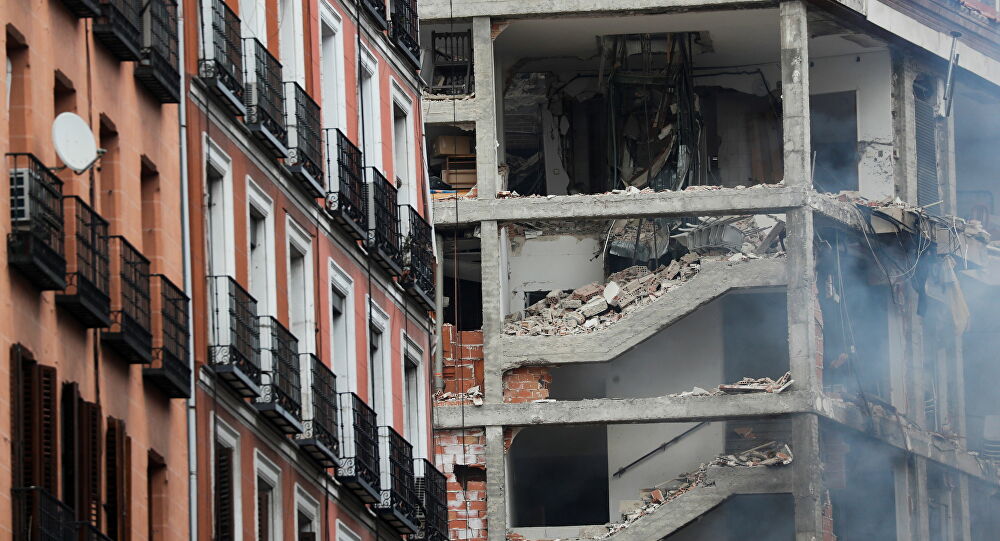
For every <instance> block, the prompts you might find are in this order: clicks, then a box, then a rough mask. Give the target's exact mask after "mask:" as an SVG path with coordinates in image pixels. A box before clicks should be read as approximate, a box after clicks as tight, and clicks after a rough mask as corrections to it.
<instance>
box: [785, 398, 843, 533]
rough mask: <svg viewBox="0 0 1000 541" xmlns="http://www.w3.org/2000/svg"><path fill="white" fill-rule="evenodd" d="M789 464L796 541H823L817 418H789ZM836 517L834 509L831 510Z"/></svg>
mask: <svg viewBox="0 0 1000 541" xmlns="http://www.w3.org/2000/svg"><path fill="white" fill-rule="evenodd" d="M792 447H793V450H792V452H794V453H795V461H794V462H792V468H793V473H794V474H795V479H794V480H793V481H792V498H793V499H794V501H795V541H823V501H822V497H823V467H822V462H821V460H820V453H819V417H817V416H816V415H815V414H812V413H802V414H798V415H796V416H794V417H793V418H792ZM834 516H836V510H834Z"/></svg>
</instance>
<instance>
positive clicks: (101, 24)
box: [93, 0, 144, 61]
mask: <svg viewBox="0 0 1000 541" xmlns="http://www.w3.org/2000/svg"><path fill="white" fill-rule="evenodd" d="M143 7H144V0H101V15H100V16H99V17H97V19H96V20H95V21H94V29H93V31H94V38H95V39H96V40H97V41H99V42H100V43H102V44H103V45H104V46H105V47H107V49H108V50H109V51H111V54H113V55H114V56H115V58H117V59H118V60H122V61H129V60H139V49H140V48H141V47H142V31H141V29H142V10H143Z"/></svg>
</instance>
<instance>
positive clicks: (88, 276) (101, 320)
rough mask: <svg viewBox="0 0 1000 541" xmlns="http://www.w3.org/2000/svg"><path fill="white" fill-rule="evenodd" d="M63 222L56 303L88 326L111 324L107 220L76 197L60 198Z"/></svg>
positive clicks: (93, 327)
mask: <svg viewBox="0 0 1000 541" xmlns="http://www.w3.org/2000/svg"><path fill="white" fill-rule="evenodd" d="M63 212H64V215H65V216H69V217H70V219H69V220H68V221H67V222H66V238H67V239H68V240H69V242H68V243H67V246H66V258H67V268H66V289H65V290H64V291H63V292H61V293H59V294H57V295H56V304H58V305H59V306H61V307H62V308H63V309H65V310H68V311H69V312H70V313H72V314H73V316H74V317H76V318H77V319H78V320H80V322H81V323H83V325H84V326H85V327H87V328H90V329H103V328H105V327H107V326H109V325H111V298H110V297H109V296H108V295H109V293H110V285H109V279H108V222H107V221H106V220H105V219H104V218H102V217H101V215H100V214H98V213H97V212H95V211H94V209H92V208H90V205H87V204H86V203H84V201H83V200H82V199H80V198H79V197H76V196H69V197H63Z"/></svg>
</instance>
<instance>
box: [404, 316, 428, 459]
mask: <svg viewBox="0 0 1000 541" xmlns="http://www.w3.org/2000/svg"><path fill="white" fill-rule="evenodd" d="M400 333H401V339H402V340H401V343H402V344H403V347H402V348H401V349H402V355H401V356H400V359H401V363H402V364H401V366H402V371H401V372H400V373H401V374H402V375H403V432H404V433H406V432H407V430H406V427H407V426H408V425H409V420H408V418H407V416H408V415H409V413H410V411H411V410H412V408H413V407H414V404H410V403H408V402H407V400H406V396H407V394H406V388H407V386H408V385H409V382H408V381H406V365H407V363H409V364H412V365H413V367H414V370H415V372H416V374H417V396H416V399H417V404H416V410H417V425H416V427H415V430H414V434H412V435H409V434H407V437H408V438H409V441H410V444H412V445H413V458H427V452H426V450H427V378H426V377H424V373H425V367H426V363H425V362H424V350H423V348H421V347H420V346H418V345H417V343H416V342H415V341H414V340H413V339H412V338H410V336H409V335H408V334H406V331H400Z"/></svg>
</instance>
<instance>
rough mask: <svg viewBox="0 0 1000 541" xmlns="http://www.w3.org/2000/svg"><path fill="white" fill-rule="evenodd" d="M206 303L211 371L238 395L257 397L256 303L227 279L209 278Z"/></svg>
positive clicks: (258, 347) (258, 383)
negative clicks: (209, 320) (209, 324)
mask: <svg viewBox="0 0 1000 541" xmlns="http://www.w3.org/2000/svg"><path fill="white" fill-rule="evenodd" d="M208 302H209V307H210V310H211V313H210V317H211V318H212V319H211V321H212V327H211V334H210V335H209V343H210V346H209V362H210V364H211V366H212V369H213V370H214V371H215V373H216V374H218V376H219V377H220V378H221V379H222V380H223V381H225V382H226V383H227V384H229V386H230V387H232V388H233V390H235V391H236V392H237V393H239V394H240V395H241V396H244V397H247V398H256V397H257V396H259V395H260V327H259V326H258V325H257V301H256V300H255V299H254V298H253V297H251V296H250V294H249V293H247V291H246V290H245V289H243V288H242V287H240V285H239V284H237V283H236V280H234V279H232V278H230V277H229V276H209V277H208Z"/></svg>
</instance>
